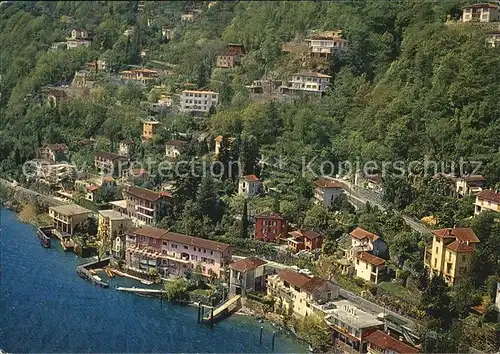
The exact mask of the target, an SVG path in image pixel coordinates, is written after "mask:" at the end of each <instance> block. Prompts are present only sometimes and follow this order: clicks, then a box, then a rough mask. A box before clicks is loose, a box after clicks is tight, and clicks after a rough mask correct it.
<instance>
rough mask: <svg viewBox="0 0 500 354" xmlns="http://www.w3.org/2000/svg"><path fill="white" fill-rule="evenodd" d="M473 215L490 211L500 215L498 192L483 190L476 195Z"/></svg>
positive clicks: (499, 196)
mask: <svg viewBox="0 0 500 354" xmlns="http://www.w3.org/2000/svg"><path fill="white" fill-rule="evenodd" d="M474 206H475V209H474V214H475V215H478V214H480V213H482V212H484V211H487V210H491V211H495V212H497V213H500V191H498V190H492V189H485V190H484V191H481V192H479V193H478V194H477V195H476V202H475V203H474Z"/></svg>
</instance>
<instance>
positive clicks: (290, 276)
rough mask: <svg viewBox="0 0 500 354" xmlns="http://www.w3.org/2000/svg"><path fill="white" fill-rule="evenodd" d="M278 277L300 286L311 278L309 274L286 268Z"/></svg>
mask: <svg viewBox="0 0 500 354" xmlns="http://www.w3.org/2000/svg"><path fill="white" fill-rule="evenodd" d="M278 278H280V279H281V280H283V281H286V282H288V283H290V284H292V285H293V286H297V287H299V288H302V287H303V286H304V285H305V284H306V283H307V282H308V281H309V280H310V279H311V278H309V277H308V276H307V275H304V274H300V273H297V272H292V271H290V270H286V269H285V270H282V271H280V272H279V273H278Z"/></svg>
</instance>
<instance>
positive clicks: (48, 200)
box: [0, 178, 68, 206]
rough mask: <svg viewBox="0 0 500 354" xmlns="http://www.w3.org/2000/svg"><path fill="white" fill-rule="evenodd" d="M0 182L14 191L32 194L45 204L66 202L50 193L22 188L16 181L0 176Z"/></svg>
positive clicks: (62, 203) (63, 203)
mask: <svg viewBox="0 0 500 354" xmlns="http://www.w3.org/2000/svg"><path fill="white" fill-rule="evenodd" d="M0 184H3V185H4V186H6V187H8V188H10V189H12V190H14V192H15V193H22V194H25V195H32V196H34V197H36V198H37V199H38V200H43V201H44V202H45V203H47V204H51V205H54V206H57V205H65V204H68V203H66V202H64V201H61V200H59V199H57V198H55V197H52V196H50V195H45V194H41V193H38V192H36V191H34V190H31V189H28V188H24V187H22V186H20V185H19V184H17V183H13V182H9V181H7V180H5V179H1V178H0Z"/></svg>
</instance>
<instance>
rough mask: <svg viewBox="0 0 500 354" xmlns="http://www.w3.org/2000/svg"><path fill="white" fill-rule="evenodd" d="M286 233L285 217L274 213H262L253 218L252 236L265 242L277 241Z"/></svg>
mask: <svg viewBox="0 0 500 354" xmlns="http://www.w3.org/2000/svg"><path fill="white" fill-rule="evenodd" d="M286 235H287V224H286V220H285V218H283V217H282V216H281V215H278V214H275V213H263V214H260V215H258V216H257V217H256V218H255V233H254V238H255V239H257V240H260V241H265V242H274V243H279V242H280V240H281V239H282V238H285V237H286Z"/></svg>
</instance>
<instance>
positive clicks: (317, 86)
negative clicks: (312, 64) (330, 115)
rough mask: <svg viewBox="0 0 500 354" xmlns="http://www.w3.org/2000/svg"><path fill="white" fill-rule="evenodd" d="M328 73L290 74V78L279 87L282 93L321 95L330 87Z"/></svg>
mask: <svg viewBox="0 0 500 354" xmlns="http://www.w3.org/2000/svg"><path fill="white" fill-rule="evenodd" d="M331 78H332V77H331V76H330V75H325V74H321V73H317V72H312V71H309V72H300V73H296V74H294V75H292V79H291V80H290V81H289V82H288V83H287V84H285V85H283V86H281V87H280V93H281V94H283V95H317V96H322V95H323V94H325V92H326V90H327V89H328V88H329V87H330V79H331Z"/></svg>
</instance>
